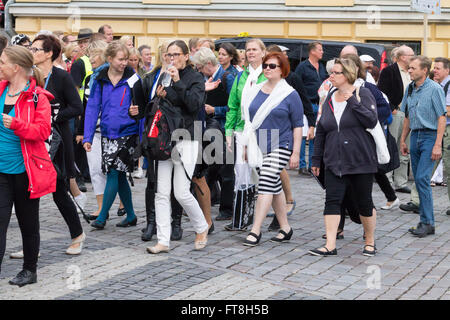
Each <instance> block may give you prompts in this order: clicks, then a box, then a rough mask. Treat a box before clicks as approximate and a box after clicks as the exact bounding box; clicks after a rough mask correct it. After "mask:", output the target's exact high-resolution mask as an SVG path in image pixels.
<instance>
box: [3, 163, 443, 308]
mask: <svg viewBox="0 0 450 320" xmlns="http://www.w3.org/2000/svg"><path fill="white" fill-rule="evenodd" d="M290 176H291V184H292V188H293V192H294V198H295V200H296V202H297V208H296V209H295V212H294V214H293V215H292V216H290V217H289V220H290V223H291V225H292V227H293V229H294V235H293V238H292V240H291V241H290V242H289V243H284V244H282V245H278V244H275V243H272V242H270V241H269V239H270V237H272V236H274V235H275V233H269V232H267V231H266V230H267V226H268V225H269V223H270V221H271V219H270V218H267V219H266V221H265V224H264V226H263V235H262V240H261V243H260V245H259V246H257V247H254V248H249V247H245V246H243V245H242V242H243V240H244V239H245V237H246V235H247V233H246V232H245V233H243V232H227V231H225V230H224V229H223V226H224V225H225V224H227V223H228V222H227V221H214V223H215V229H216V231H215V232H214V233H213V234H212V235H210V236H209V238H208V246H207V247H206V248H205V249H204V250H202V251H194V237H195V235H194V232H193V229H192V227H191V225H190V223H189V220H188V218H186V217H183V228H184V234H183V238H182V240H181V241H174V242H172V250H171V251H170V253H168V254H167V253H165V254H160V255H156V256H155V255H150V254H148V253H146V250H145V248H146V247H147V246H150V245H154V244H155V243H156V237H154V239H153V241H151V242H147V243H144V242H142V241H141V239H140V236H141V231H140V230H141V228H143V227H144V226H145V224H146V222H145V202H144V188H145V180H144V179H141V180H135V187H134V188H132V190H133V201H134V205H135V210H136V212H137V215H138V225H137V226H136V227H130V228H125V229H123V228H116V227H115V224H116V223H117V222H119V221H120V219H121V218H119V217H117V215H116V214H115V212H116V211H117V203H116V204H115V205H114V206H113V208H112V209H111V219H110V220H108V222H107V225H106V228H105V229H104V230H93V229H92V228H91V227H90V226H88V225H87V224H86V223H85V222H84V221H82V224H83V227H84V228H85V232H86V234H87V241H86V243H85V245H84V248H83V253H82V254H81V255H80V256H75V257H74V256H68V255H66V254H65V253H64V252H65V249H66V248H67V246H68V245H69V244H70V239H69V231H68V228H67V226H66V225H65V223H64V220H63V219H62V217H61V215H60V214H59V212H58V210H57V208H56V206H55V204H54V203H53V201H52V199H51V197H49V196H46V197H44V198H42V200H41V213H40V215H41V217H40V221H41V258H40V259H39V265H38V283H36V284H33V285H28V286H25V287H23V288H18V287H14V286H10V285H9V284H8V280H9V279H11V278H12V277H13V276H14V275H15V274H16V273H17V272H18V271H20V269H21V265H22V261H21V260H12V259H9V257H8V256H9V253H11V252H15V251H17V250H20V249H21V237H20V231H19V228H18V224H17V220H16V218H15V217H14V216H13V218H12V220H11V224H10V228H9V232H8V242H7V250H6V254H5V258H4V260H3V265H2V273H1V274H0V299H61V300H71V299H80V300H92V299H110V300H111V299H121V300H123V299H152V300H164V299H167V300H171V299H191V300H205V299H218V300H221V299H234V300H249V299H269V300H270V299H277V300H283V299H445V300H449V299H450V291H449V288H450V255H449V252H450V246H449V244H450V217H449V216H447V215H446V210H447V207H448V204H449V203H448V198H447V189H446V188H443V187H434V188H433V198H434V205H435V217H436V235H434V236H429V237H426V238H423V239H418V238H415V237H413V236H412V235H410V234H409V233H408V231H407V230H408V228H409V227H411V226H415V225H416V224H417V223H418V220H419V217H418V215H417V214H405V213H402V211H401V210H399V209H395V210H393V211H389V212H386V211H382V210H379V211H378V221H377V230H376V245H377V248H378V253H377V255H376V256H375V257H372V258H370V257H365V256H363V255H362V250H363V240H362V227H361V226H360V225H357V224H354V223H351V222H350V220H347V226H346V229H345V231H346V232H345V239H343V240H338V242H337V249H338V256H336V257H325V258H321V257H314V256H311V255H309V254H308V250H309V249H313V248H316V247H319V246H322V245H323V244H324V240H322V239H321V236H322V234H323V233H324V225H323V218H322V214H321V212H322V210H323V203H324V192H323V191H322V189H320V187H319V186H318V185H317V184H316V182H315V181H314V179H312V178H309V177H304V176H299V175H298V174H297V172H296V171H290ZM90 190H92V188H91V185H89V184H88V191H90ZM87 195H88V198H89V201H88V204H87V212H91V211H94V210H95V205H96V201H95V197H94V195H93V193H92V192H88V193H87ZM398 196H399V198H400V200H401V201H402V202H403V203H405V202H407V201H408V200H409V195H407V194H398ZM384 202H385V199H384V196H383V195H382V193H381V191H380V189H379V188H378V186H377V185H375V186H374V203H375V205H376V206H377V207H380V206H381V205H384ZM212 213H213V216H214V217H215V216H216V215H217V214H218V207H213V209H212Z"/></svg>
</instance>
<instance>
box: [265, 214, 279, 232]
mask: <svg viewBox="0 0 450 320" xmlns="http://www.w3.org/2000/svg"><path fill="white" fill-rule="evenodd" d="M277 230H280V224H279V223H278V219H277V217H276V216H274V217H273V220H272V222H271V223H270V225H269V227H268V228H267V231H269V232H270V231H277Z"/></svg>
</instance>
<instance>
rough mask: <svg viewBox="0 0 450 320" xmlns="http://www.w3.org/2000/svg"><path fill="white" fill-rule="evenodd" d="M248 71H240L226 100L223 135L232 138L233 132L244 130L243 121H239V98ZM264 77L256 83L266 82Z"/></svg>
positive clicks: (262, 74)
mask: <svg viewBox="0 0 450 320" xmlns="http://www.w3.org/2000/svg"><path fill="white" fill-rule="evenodd" d="M249 74H250V73H249V71H248V69H247V68H245V69H244V71H242V74H241V75H240V76H239V75H238V76H237V77H236V79H235V80H234V83H233V87H232V88H231V91H230V97H229V98H228V108H229V109H230V110H228V112H227V120H226V122H225V135H226V136H232V135H233V131H234V130H236V131H243V130H244V120H242V119H241V97H242V90H243V89H244V86H245V82H247V78H248V75H249ZM266 80H267V79H266V77H265V76H264V73H262V72H261V74H260V75H259V77H258V82H257V83H261V82H263V81H266Z"/></svg>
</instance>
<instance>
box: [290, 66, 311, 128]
mask: <svg viewBox="0 0 450 320" xmlns="http://www.w3.org/2000/svg"><path fill="white" fill-rule="evenodd" d="M286 82H287V83H288V84H289V85H290V86H291V87H292V88H294V89H295V90H296V91H297V92H298V94H299V96H300V99H302V104H303V113H304V114H305V116H306V119H308V126H309V127H315V126H316V116H315V115H314V110H313V107H312V104H311V101H310V100H309V98H308V94H307V93H306V89H305V84H304V83H303V80H302V78H300V77H299V76H298V75H297V74H296V73H295V72H289V74H288V76H287V77H286Z"/></svg>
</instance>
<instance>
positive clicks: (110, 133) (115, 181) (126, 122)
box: [83, 41, 144, 229]
mask: <svg viewBox="0 0 450 320" xmlns="http://www.w3.org/2000/svg"><path fill="white" fill-rule="evenodd" d="M128 56H129V52H128V48H127V47H126V46H125V45H124V44H123V43H121V42H119V41H113V42H111V43H110V44H109V45H108V47H107V48H106V51H105V57H106V60H107V62H108V63H109V67H107V68H105V69H103V70H102V71H100V73H99V74H98V77H97V78H96V79H95V80H94V84H93V90H91V95H90V97H89V101H88V104H87V106H86V116H85V123H84V138H83V146H84V148H85V149H86V151H87V152H90V151H91V147H92V141H93V137H94V134H95V128H96V124H97V119H98V117H99V114H100V112H101V116H100V131H101V135H102V142H101V143H102V170H103V172H104V173H105V174H106V175H107V178H106V187H105V192H104V195H103V204H102V209H101V211H100V214H99V216H98V217H97V219H96V220H95V221H93V222H92V223H91V226H93V227H94V228H96V229H103V228H104V227H105V224H106V219H107V217H108V214H109V209H110V208H111V205H112V204H113V202H114V199H115V198H116V195H117V192H119V194H120V198H121V200H122V202H123V204H124V206H125V210H126V213H127V216H126V218H125V219H124V220H122V221H121V222H119V223H118V224H116V226H117V227H129V226H135V225H136V223H137V217H136V215H135V214H134V209H133V202H132V196H131V189H130V186H129V184H128V181H127V176H126V174H127V172H133V168H134V160H133V154H134V150H135V148H136V146H137V138H138V124H137V123H136V121H135V120H133V119H131V118H130V116H129V115H128V109H129V108H130V106H131V105H132V104H133V103H137V104H141V103H143V101H144V99H143V96H142V85H141V82H140V79H139V78H138V77H137V76H135V77H136V81H135V82H133V78H132V77H133V76H134V75H135V72H134V71H133V70H132V69H131V68H130V67H127V64H128ZM130 78H131V79H130ZM130 83H132V84H133V85H131V84H130Z"/></svg>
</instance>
